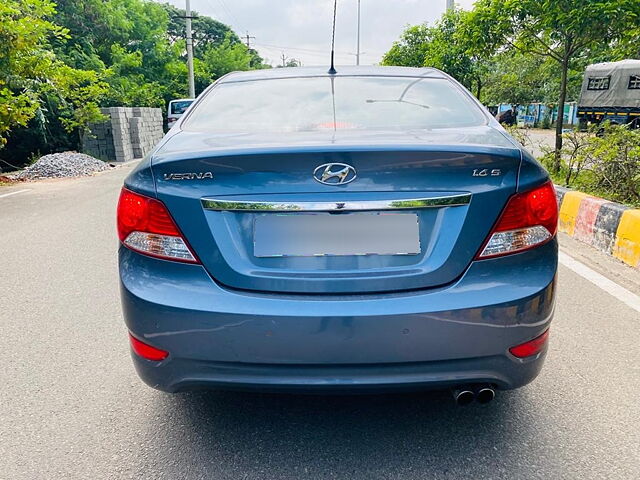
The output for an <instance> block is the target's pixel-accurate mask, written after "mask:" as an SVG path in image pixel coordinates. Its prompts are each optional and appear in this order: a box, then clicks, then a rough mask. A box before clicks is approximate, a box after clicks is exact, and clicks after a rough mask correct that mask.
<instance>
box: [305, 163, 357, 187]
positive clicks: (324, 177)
mask: <svg viewBox="0 0 640 480" xmlns="http://www.w3.org/2000/svg"><path fill="white" fill-rule="evenodd" d="M313 178H314V179H315V180H316V181H317V182H320V183H323V184H325V185H346V184H347V183H351V182H353V181H354V180H355V179H356V169H355V168H353V167H352V166H351V165H347V164H346V163H325V164H323V165H320V166H319V167H316V169H315V170H314V171H313Z"/></svg>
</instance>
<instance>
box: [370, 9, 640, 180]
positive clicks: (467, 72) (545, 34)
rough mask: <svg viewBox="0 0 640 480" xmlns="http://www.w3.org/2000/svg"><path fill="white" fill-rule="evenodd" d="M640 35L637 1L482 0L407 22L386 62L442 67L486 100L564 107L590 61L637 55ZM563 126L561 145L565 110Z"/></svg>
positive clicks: (558, 127)
mask: <svg viewBox="0 0 640 480" xmlns="http://www.w3.org/2000/svg"><path fill="white" fill-rule="evenodd" d="M639 34H640V1H638V0H478V1H477V2H476V3H475V4H474V7H473V9H472V10H470V11H468V12H461V11H448V12H447V13H446V14H444V15H443V17H442V18H441V20H440V21H439V22H437V23H436V24H435V25H434V26H432V27H429V26H427V25H417V26H412V27H409V28H407V30H406V31H405V32H404V33H403V34H402V36H401V38H400V40H399V41H397V42H396V43H395V44H394V45H393V46H392V48H391V49H390V50H389V52H387V54H386V55H385V57H384V59H383V63H384V64H386V65H407V66H425V65H427V66H434V67H438V68H440V69H442V70H444V71H445V72H447V73H449V74H451V75H452V76H454V77H455V78H457V79H458V80H460V81H461V83H463V84H464V85H465V86H467V87H468V88H470V89H471V90H472V91H474V93H476V95H477V96H478V97H479V98H481V100H485V101H486V102H492V103H493V102H495V103H497V102H510V103H524V102H529V101H542V102H545V103H550V102H554V103H557V104H558V109H559V111H562V110H563V108H564V103H565V101H566V99H567V95H569V97H570V98H576V96H577V93H578V92H579V88H580V84H581V80H582V73H583V70H584V67H585V66H586V65H587V64H588V63H591V62H593V61H614V60H619V59H622V58H629V57H638V56H639V55H640V47H638V42H637V39H638V36H639ZM478 86H482V87H484V88H483V89H481V88H478ZM474 87H475V88H474ZM482 94H484V98H482V97H481V95H482ZM556 133H557V136H556V151H557V152H559V151H560V149H561V147H562V135H561V134H562V116H559V120H558V122H557V125H556ZM557 158H558V162H559V155H557ZM554 168H558V163H556V165H555V167H554Z"/></svg>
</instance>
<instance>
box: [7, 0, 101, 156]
mask: <svg viewBox="0 0 640 480" xmlns="http://www.w3.org/2000/svg"><path fill="white" fill-rule="evenodd" d="M54 12H55V8H54V5H53V4H52V3H51V2H49V1H48V0H4V1H3V3H1V4H0V147H1V146H3V145H4V144H5V143H6V141H7V138H6V137H7V135H8V134H9V133H10V131H11V130H12V129H14V128H16V127H21V126H25V125H27V124H28V122H29V121H30V120H32V119H33V118H34V117H36V116H37V115H38V114H39V113H41V112H42V111H43V110H44V109H45V108H47V107H49V108H51V109H55V110H56V113H57V114H58V117H59V119H60V121H61V124H62V125H63V126H64V128H66V129H67V130H73V129H74V128H80V129H82V128H83V127H84V126H86V124H87V122H89V121H94V120H97V119H99V118H100V112H99V109H98V106H97V104H96V102H95V99H96V98H99V97H100V96H101V95H102V94H103V93H104V91H105V85H104V83H102V82H99V81H98V77H97V75H96V74H95V72H92V71H83V70H77V69H74V68H72V67H70V66H68V65H66V64H65V63H64V62H62V61H61V60H60V59H58V58H57V57H56V55H55V53H54V52H53V51H51V49H50V45H51V42H53V41H56V42H58V43H61V42H64V41H65V40H66V39H68V37H69V32H68V30H67V29H65V28H62V27H60V26H58V25H55V24H53V23H52V22H50V21H49V20H48V18H49V17H50V16H51V15H53V13H54Z"/></svg>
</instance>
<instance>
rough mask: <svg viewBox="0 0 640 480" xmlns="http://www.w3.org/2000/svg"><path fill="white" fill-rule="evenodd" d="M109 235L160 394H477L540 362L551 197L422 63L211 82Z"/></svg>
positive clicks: (486, 396)
mask: <svg viewBox="0 0 640 480" xmlns="http://www.w3.org/2000/svg"><path fill="white" fill-rule="evenodd" d="M117 223H118V233H119V237H120V241H121V246H120V250H119V260H120V279H121V295H122V305H123V310H124V318H125V321H126V324H127V327H128V329H129V332H130V342H131V347H132V356H133V360H134V364H135V367H136V369H137V371H138V373H139V375H140V377H142V379H143V380H144V381H145V382H146V383H148V384H149V385H150V386H152V387H155V388H157V389H160V390H164V391H168V392H176V391H183V390H190V389H199V388H222V389H257V390H269V391H301V392H314V391H317V392H327V391H329V392H331V391H334V392H345V391H358V392H362V391H364V392H381V391H388V390H403V389H404V390H417V389H451V390H452V391H454V392H455V394H454V395H455V397H456V398H457V400H458V402H459V403H468V402H470V401H472V400H473V399H474V398H476V399H477V400H478V401H482V402H486V401H489V400H491V399H492V398H493V396H494V392H495V390H497V389H513V388H517V387H521V386H523V385H525V384H527V383H528V382H530V381H531V380H533V379H534V378H535V377H536V375H537V374H538V372H539V371H540V368H541V367H542V363H543V360H544V356H545V353H546V344H547V337H548V329H549V324H550V322H551V318H552V316H553V310H554V296H555V295H554V294H555V279H556V270H557V241H556V225H557V202H556V197H555V192H554V189H553V185H552V184H551V183H550V182H549V178H548V176H547V174H546V172H545V171H544V170H543V168H542V167H541V166H540V165H539V164H538V163H537V162H536V161H535V160H534V159H533V158H532V157H531V156H530V154H529V153H527V152H526V151H525V150H523V149H522V148H521V147H520V146H519V145H518V144H517V143H516V142H515V141H514V140H513V139H512V138H510V137H509V135H508V134H507V133H506V132H505V131H504V130H503V129H502V127H500V125H499V124H498V123H497V122H496V121H495V120H494V119H493V118H492V117H491V116H490V114H489V113H488V112H487V111H486V110H485V109H484V107H482V105H480V104H479V103H478V102H477V101H476V100H475V99H474V97H473V96H472V95H471V94H470V93H469V92H468V91H467V90H465V89H464V88H463V87H462V86H461V85H460V84H459V83H457V82H456V81H455V80H453V79H452V78H450V77H449V76H447V75H445V74H444V73H442V72H440V71H438V70H434V69H410V68H389V67H367V68H362V67H358V68H341V69H338V72H337V73H336V74H329V73H327V71H326V70H325V69H321V68H289V69H273V70H260V71H253V72H244V73H233V74H230V75H227V76H225V77H223V78H222V79H220V80H219V81H217V82H216V83H215V84H213V85H212V86H211V87H209V89H208V90H206V91H205V92H204V93H203V94H202V95H200V97H199V98H198V99H197V100H196V102H195V103H194V105H193V106H192V108H191V109H190V111H189V112H188V113H187V114H186V115H185V116H184V117H183V118H181V119H180V120H179V121H178V124H177V125H176V127H175V128H174V129H173V130H172V131H171V132H169V134H167V136H166V137H165V138H164V139H163V140H162V141H161V142H160V144H159V145H158V146H157V147H156V148H155V150H154V151H153V152H152V153H151V154H150V155H149V156H148V158H146V159H145V160H143V161H142V162H141V163H140V164H139V165H138V166H137V168H136V169H135V170H134V171H133V172H132V173H131V174H130V175H129V177H128V178H127V179H126V180H125V185H124V188H123V189H122V193H121V196H120V201H119V205H118V220H117Z"/></svg>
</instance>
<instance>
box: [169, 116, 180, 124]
mask: <svg viewBox="0 0 640 480" xmlns="http://www.w3.org/2000/svg"><path fill="white" fill-rule="evenodd" d="M177 121H178V119H177V118H176V117H169V118H167V122H169V123H173V122H177Z"/></svg>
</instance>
